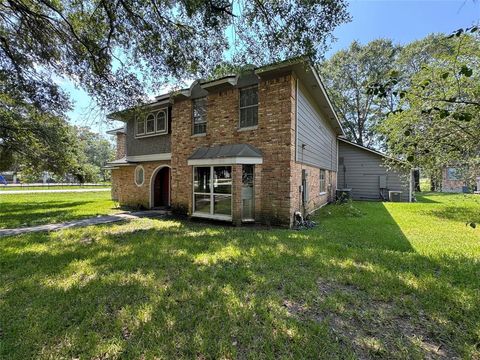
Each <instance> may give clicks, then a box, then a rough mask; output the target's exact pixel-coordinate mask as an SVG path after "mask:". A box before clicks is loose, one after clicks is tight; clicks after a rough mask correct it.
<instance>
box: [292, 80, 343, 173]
mask: <svg viewBox="0 0 480 360" xmlns="http://www.w3.org/2000/svg"><path fill="white" fill-rule="evenodd" d="M297 89H298V91H297V137H296V160H297V161H298V162H303V163H306V164H309V165H313V166H316V167H319V168H322V169H327V170H333V171H337V139H336V134H335V132H334V130H333V129H332V127H331V125H330V124H329V122H328V120H327V119H326V117H325V115H324V114H323V113H322V112H321V111H320V109H319V108H318V107H317V106H316V104H315V102H314V101H313V99H312V98H311V96H310V95H309V94H308V92H307V91H306V90H305V88H304V87H303V85H302V84H301V83H300V82H299V85H298V87H297ZM303 144H305V145H306V146H305V147H304V148H302V145H303Z"/></svg>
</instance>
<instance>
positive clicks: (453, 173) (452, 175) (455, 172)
mask: <svg viewBox="0 0 480 360" xmlns="http://www.w3.org/2000/svg"><path fill="white" fill-rule="evenodd" d="M447 180H461V175H460V171H459V169H457V168H453V167H449V168H447Z"/></svg>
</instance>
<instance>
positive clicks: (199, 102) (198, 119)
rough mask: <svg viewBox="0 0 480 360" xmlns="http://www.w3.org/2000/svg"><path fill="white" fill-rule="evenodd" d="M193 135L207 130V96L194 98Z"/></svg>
mask: <svg viewBox="0 0 480 360" xmlns="http://www.w3.org/2000/svg"><path fill="white" fill-rule="evenodd" d="M192 120H193V129H192V133H193V135H196V134H205V133H206V132H207V98H206V97H203V98H200V99H194V100H192Z"/></svg>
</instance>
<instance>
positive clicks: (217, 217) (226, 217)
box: [192, 212, 232, 221]
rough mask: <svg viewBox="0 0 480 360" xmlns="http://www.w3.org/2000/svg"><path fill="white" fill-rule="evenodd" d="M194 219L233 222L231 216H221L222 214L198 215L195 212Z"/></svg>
mask: <svg viewBox="0 0 480 360" xmlns="http://www.w3.org/2000/svg"><path fill="white" fill-rule="evenodd" d="M192 216H193V217H198V218H204V219H213V220H223V221H232V216H231V215H220V214H207V213H198V212H194V213H193V214H192Z"/></svg>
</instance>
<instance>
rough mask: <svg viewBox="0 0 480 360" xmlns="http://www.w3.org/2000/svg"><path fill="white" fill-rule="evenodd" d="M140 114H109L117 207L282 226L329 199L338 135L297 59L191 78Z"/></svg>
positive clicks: (315, 84) (309, 70)
mask: <svg viewBox="0 0 480 360" xmlns="http://www.w3.org/2000/svg"><path fill="white" fill-rule="evenodd" d="M143 110H144V111H143V112H142V114H141V115H133V114H132V113H131V112H128V111H125V112H121V113H116V114H112V115H110V117H111V118H113V119H117V120H122V121H124V122H125V127H124V128H122V129H118V130H116V131H113V132H110V133H113V134H116V135H117V142H118V144H117V160H115V161H113V162H111V163H110V164H109V166H110V167H111V169H112V196H113V197H114V198H115V199H117V200H118V201H119V202H120V204H122V205H129V206H139V205H141V206H143V207H146V208H154V207H160V206H171V207H172V209H174V210H177V211H181V212H185V213H187V214H188V215H190V216H194V217H205V218H212V219H219V220H226V221H233V222H234V223H236V224H240V223H242V222H251V221H256V222H260V223H266V224H278V225H287V226H289V225H291V224H292V221H293V217H294V213H295V212H296V211H301V212H303V213H304V214H305V213H308V212H311V211H313V210H315V209H317V208H319V207H321V206H322V205H324V204H326V203H327V202H328V201H330V200H332V199H333V196H334V191H335V188H336V179H337V174H336V172H337V162H338V161H337V152H338V150H337V149H338V144H337V136H339V135H343V130H342V128H341V125H340V123H339V121H338V119H337V117H336V115H335V112H334V110H333V108H332V106H331V104H330V101H329V99H328V97H327V94H326V92H325V89H324V87H323V85H322V83H321V81H320V78H319V76H318V74H317V72H316V70H315V69H314V68H313V67H312V66H310V65H309V64H307V63H306V62H303V61H287V62H283V63H280V64H275V65H272V66H266V67H261V68H257V69H254V70H251V71H249V72H245V73H242V74H239V75H232V76H226V77H223V78H221V79H217V80H213V81H196V82H194V83H193V84H192V86H191V87H190V88H189V89H185V90H182V91H178V92H174V93H169V94H165V95H161V96H158V97H157V98H156V100H155V101H154V102H153V103H151V104H148V105H146V106H145V107H144V109H143Z"/></svg>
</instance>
